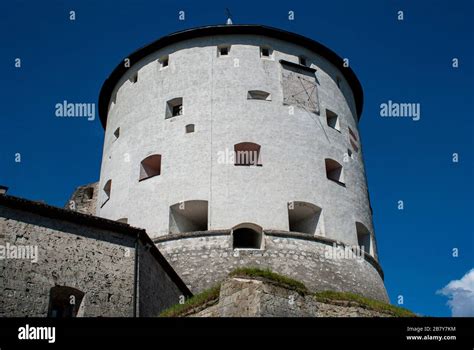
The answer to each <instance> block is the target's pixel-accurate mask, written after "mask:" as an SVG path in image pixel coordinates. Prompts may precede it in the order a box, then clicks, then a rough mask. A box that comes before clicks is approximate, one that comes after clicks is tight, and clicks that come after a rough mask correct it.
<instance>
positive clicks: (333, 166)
mask: <svg viewBox="0 0 474 350" xmlns="http://www.w3.org/2000/svg"><path fill="white" fill-rule="evenodd" d="M324 161H325V164H326V176H327V178H328V179H329V180H332V181H335V182H337V183H338V184H340V185H344V172H343V168H342V165H341V164H339V163H338V162H336V161H335V160H334V159H329V158H327V159H325V160H324Z"/></svg>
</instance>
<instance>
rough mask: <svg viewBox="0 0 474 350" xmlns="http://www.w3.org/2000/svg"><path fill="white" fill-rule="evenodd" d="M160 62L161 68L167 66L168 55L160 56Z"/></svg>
mask: <svg viewBox="0 0 474 350" xmlns="http://www.w3.org/2000/svg"><path fill="white" fill-rule="evenodd" d="M160 64H161V68H166V67H168V64H169V58H168V56H165V57H162V58H161V59H160Z"/></svg>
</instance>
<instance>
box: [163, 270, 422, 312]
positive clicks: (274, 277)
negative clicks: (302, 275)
mask: <svg viewBox="0 0 474 350" xmlns="http://www.w3.org/2000/svg"><path fill="white" fill-rule="evenodd" d="M229 276H230V277H251V278H257V279H264V280H269V281H272V282H274V283H276V284H278V285H280V286H282V287H285V288H290V289H293V290H295V291H297V292H298V293H300V294H302V295H312V296H313V297H314V298H315V299H316V301H318V302H321V303H329V304H331V303H332V304H335V303H336V302H341V301H348V302H353V303H355V304H357V305H359V306H361V307H363V308H366V309H369V310H373V311H378V312H382V313H388V314H391V315H393V316H395V317H416V316H417V315H416V314H414V313H413V312H411V311H410V310H407V309H404V308H401V307H398V306H394V305H391V304H387V303H384V302H382V301H378V300H374V299H370V298H366V297H363V296H361V295H358V294H354V293H348V292H334V291H322V292H316V293H311V292H310V291H309V290H308V289H307V288H306V286H305V285H304V284H303V283H302V282H300V281H297V280H294V279H292V278H290V277H287V276H284V275H280V274H277V273H275V272H272V271H270V270H269V269H265V270H262V269H259V268H255V267H243V268H238V269H236V270H234V271H232V272H231V273H230V274H229ZM220 289H221V286H220V285H216V286H214V287H212V288H209V289H206V290H205V291H203V292H201V293H199V294H196V295H194V296H193V297H191V298H189V299H188V300H186V301H185V302H184V303H183V304H176V305H173V306H172V307H170V308H168V309H166V310H165V311H163V312H162V313H161V314H160V315H159V316H160V317H179V316H182V315H185V314H186V313H187V312H189V311H190V310H192V309H194V308H199V307H202V306H204V305H205V304H206V303H208V302H211V301H214V300H216V301H217V300H218V299H219V293H220Z"/></svg>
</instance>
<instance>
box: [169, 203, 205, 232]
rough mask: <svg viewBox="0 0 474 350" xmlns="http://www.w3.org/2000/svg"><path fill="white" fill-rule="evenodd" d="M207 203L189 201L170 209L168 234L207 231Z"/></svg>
mask: <svg viewBox="0 0 474 350" xmlns="http://www.w3.org/2000/svg"><path fill="white" fill-rule="evenodd" d="M207 207H208V203H207V201H203V200H191V201H185V202H179V203H176V204H174V205H172V206H171V207H170V219H169V232H170V233H183V232H195V231H207Z"/></svg>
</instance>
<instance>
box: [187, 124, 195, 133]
mask: <svg viewBox="0 0 474 350" xmlns="http://www.w3.org/2000/svg"><path fill="white" fill-rule="evenodd" d="M192 132H194V124H188V125H186V134H189V133H192Z"/></svg>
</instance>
